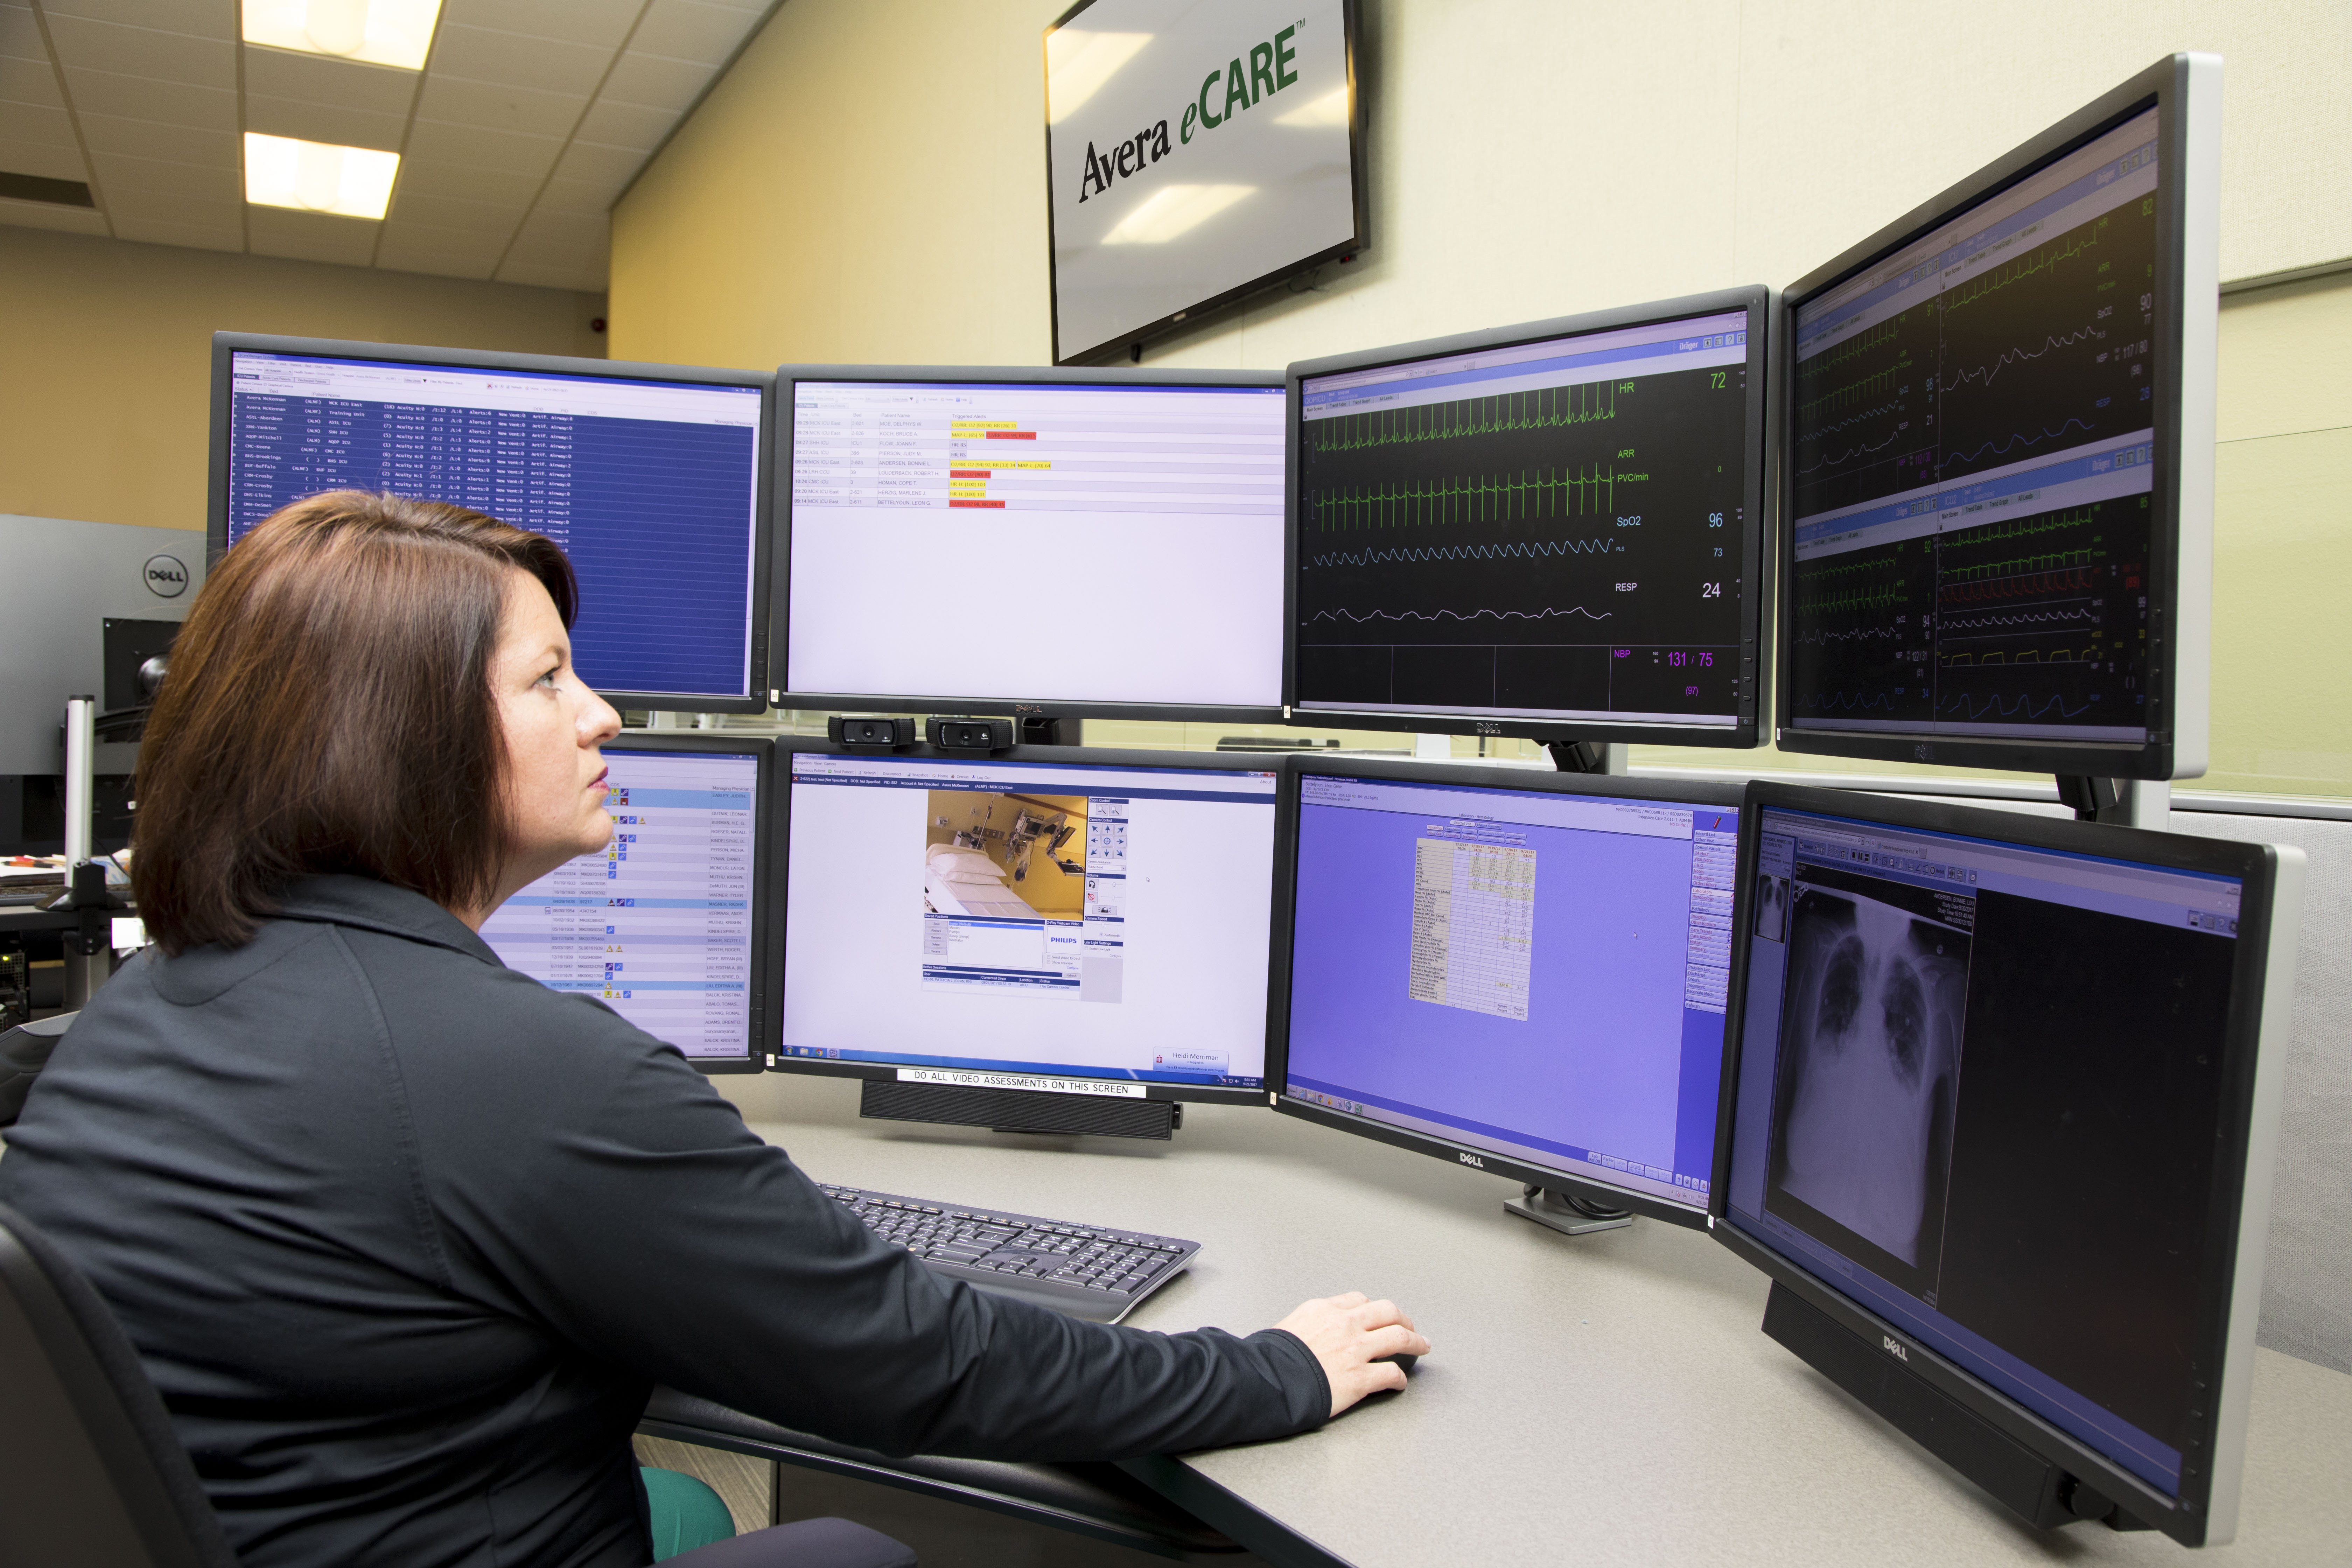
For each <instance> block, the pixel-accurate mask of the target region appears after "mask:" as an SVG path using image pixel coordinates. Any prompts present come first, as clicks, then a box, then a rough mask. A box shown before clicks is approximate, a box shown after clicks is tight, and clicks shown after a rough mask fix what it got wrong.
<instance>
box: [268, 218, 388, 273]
mask: <svg viewBox="0 0 2352 1568" xmlns="http://www.w3.org/2000/svg"><path fill="white" fill-rule="evenodd" d="M245 226H246V233H247V236H248V237H249V243H250V245H251V247H252V250H253V253H254V254H255V255H256V256H283V257H288V258H291V259H293V260H296V261H340V262H342V263H344V264H346V265H348V266H352V267H365V266H366V265H367V264H368V260H369V258H371V257H373V255H374V254H375V242H376V230H378V229H379V228H381V227H383V225H382V224H378V223H371V222H369V221H368V220H367V219H365V218H356V217H336V216H333V215H331V214H329V213H304V212H296V211H294V210H293V209H292V208H291V207H257V206H248V207H247V208H246V209H245Z"/></svg>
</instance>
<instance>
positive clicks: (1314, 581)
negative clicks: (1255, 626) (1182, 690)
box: [1285, 289, 1770, 746]
mask: <svg viewBox="0 0 2352 1568" xmlns="http://www.w3.org/2000/svg"><path fill="white" fill-rule="evenodd" d="M1769 302H1770V297H1769V293H1768V291H1767V290H1765V289H1726V290H1724V291H1722V292H1720V293H1715V294H1699V295H1693V296H1691V297H1689V298H1687V299H1682V300H1662V301H1659V302H1657V303H1655V304H1649V305H1635V306H1631V307H1628V308H1625V309H1622V310H1601V311H1596V312H1594V313H1593V314H1591V315H1585V316H1571V317H1568V318H1566V319H1564V320H1560V321H1536V322H1530V323H1528V324H1527V325H1525V326H1517V327H1505V328H1500V329H1497V330H1495V331H1480V332H1470V333H1465V334H1464V335H1462V336H1460V337H1453V338H1440V339H1435V340H1433V341H1431V342H1420V343H1408V344H1405V345H1403V346H1402V347H1398V348H1387V349H1375V350H1370V351H1368V352H1365V353H1349V354H1340V355H1337V356H1335V357H1332V358H1329V359H1319V360H1311V361H1308V362H1307V363H1303V364H1294V365H1292V366H1291V367H1290V372H1289V378H1288V379H1289V387H1290V417H1291V428H1290V437H1291V454H1292V475H1291V489H1290V496H1289V505H1290V513H1289V521H1290V561H1289V568H1290V603H1289V614H1288V616H1287V617H1286V633H1285V635H1286V644H1285V653H1286V658H1287V663H1288V668H1287V672H1286V679H1285V691H1286V700H1287V701H1288V702H1289V703H1290V704H1291V705H1292V707H1293V708H1295V709H1297V710H1299V711H1301V712H1303V713H1305V714H1307V715H1311V716H1312V717H1313V718H1315V719H1317V720H1319V721H1326V722H1332V721H1337V722H1341V723H1346V724H1350V725H1355V726H1359V727H1362V728H1369V729H1386V730H1431V731H1450V732H1452V733H1455V734H1473V733H1475V734H1481V735H1519V736H1527V737H1530V738H1533V739H1536V740H1541V741H1548V742H1558V741H1567V742H1576V741H1599V742H1611V741H1649V742H1672V743H1675V744H1677V745H1704V746H1753V745H1755V744H1757V743H1758V742H1759V739H1760V735H1759V717H1758V705H1759V692H1760V690H1761V686H1762V681H1763V679H1764V666H1763V660H1762V658H1761V657H1760V653H1761V645H1760V644H1759V640H1758V639H1759V637H1760V636H1761V633H1762V625H1761V618H1760V617H1761V616H1762V613H1763V606H1764V605H1765V604H1766V603H1767V602H1768V597H1767V593H1766V587H1767V582H1766V574H1767V569H1768V563H1769V556H1768V555H1767V554H1766V552H1765V551H1764V548H1763V542H1764V539H1765V523H1766V519H1765V515H1764V500H1765V485H1764V452H1765V443H1764V387H1765V374H1764V369H1765V352H1766V347H1767V343H1766V339H1767V335H1768V332H1767V328H1768V322H1769V315H1770V310H1769Z"/></svg>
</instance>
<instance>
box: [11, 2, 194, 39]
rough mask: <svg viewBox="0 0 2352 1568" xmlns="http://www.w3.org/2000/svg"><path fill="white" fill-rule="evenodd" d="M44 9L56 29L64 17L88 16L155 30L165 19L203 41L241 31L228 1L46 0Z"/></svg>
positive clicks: (180, 30)
mask: <svg viewBox="0 0 2352 1568" xmlns="http://www.w3.org/2000/svg"><path fill="white" fill-rule="evenodd" d="M42 9H44V10H46V11H47V13H48V14H49V24H50V26H56V25H57V23H58V19H59V18H60V17H65V16H86V17H89V19H90V20H92V21H97V22H123V23H128V24H129V25H130V26H134V27H152V26H154V25H155V23H156V21H157V20H158V19H159V17H161V18H167V19H168V20H169V21H170V22H171V24H172V26H173V29H174V30H176V31H179V32H183V33H193V34H195V35H196V36H197V37H205V38H218V39H222V40H230V39H234V38H235V37H236V31H237V8H236V6H235V5H229V4H226V0H203V3H198V0H165V3H159V0H42Z"/></svg>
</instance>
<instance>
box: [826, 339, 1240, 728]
mask: <svg viewBox="0 0 2352 1568" xmlns="http://www.w3.org/2000/svg"><path fill="white" fill-rule="evenodd" d="M788 385H790V387H791V391H792V396H793V408H792V419H793V444H792V531H791V538H792V595H791V620H790V624H789V626H788V627H787V630H786V658H787V661H788V662H787V664H786V668H785V674H786V679H787V681H788V682H789V689H791V690H793V691H795V692H803V693H822V694H839V695H845V696H853V697H876V698H886V697H946V698H959V699H980V700H1004V701H1030V700H1036V701H1043V702H1055V701H1059V702H1068V703H1081V702H1083V703H1102V704H1125V703H1134V704H1149V703H1159V704H1175V705H1179V706H1184V707H1193V708H1198V707H1208V706H1220V707H1222V706H1233V707H1256V708H1272V707H1276V706H1278V705H1279V704H1280V703H1281V701H1282V480H1283V463H1282V426H1283V398H1282V389H1281V388H1280V387H1279V386H1182V385H1160V384H1135V385H1120V386H1081V385H1051V384H1047V385H1024V384H1004V383H976V382H958V383H942V384H911V383H903V382H823V381H803V382H798V383H796V384H795V383H788Z"/></svg>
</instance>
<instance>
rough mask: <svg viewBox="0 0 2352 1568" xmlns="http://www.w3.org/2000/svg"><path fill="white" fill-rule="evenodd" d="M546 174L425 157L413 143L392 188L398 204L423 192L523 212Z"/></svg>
mask: <svg viewBox="0 0 2352 1568" xmlns="http://www.w3.org/2000/svg"><path fill="white" fill-rule="evenodd" d="M545 178H546V176H545V175H544V174H509V173H507V172H506V171H504V170H500V169H478V168H473V167H471V166H469V165H467V164H464V163H448V162H446V161H444V160H441V159H438V158H435V159H424V158H420V157H418V156H417V153H416V150H415V148H414V147H411V148H410V149H409V154H408V156H407V157H405V158H403V159H402V160H401V162H400V183H399V184H397V185H396V186H394V189H393V195H392V199H393V204H394V205H395V206H397V205H399V204H400V202H401V200H402V199H403V198H404V197H406V196H408V195H412V194H414V195H420V196H449V197H454V198H455V199H457V200H458V201H461V202H489V203H492V204H494V205H502V206H509V207H512V208H513V209H514V210H515V211H516V212H518V213H520V212H521V211H522V210H523V209H524V208H525V207H527V206H529V205H530V198H531V197H532V196H533V195H535V194H537V192H538V190H539V187H540V183H541V181H542V180H544V179H545Z"/></svg>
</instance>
